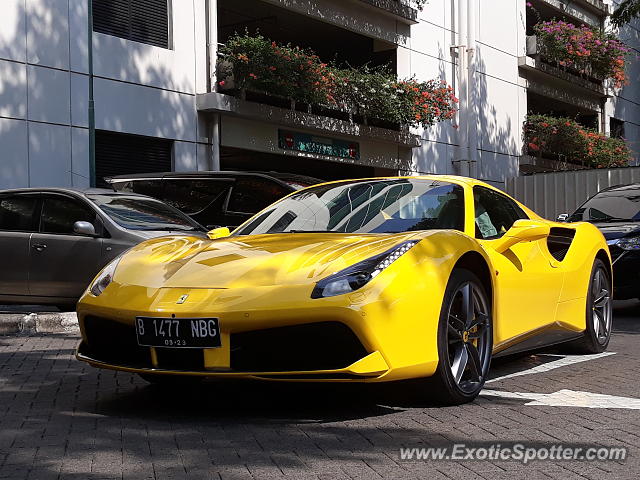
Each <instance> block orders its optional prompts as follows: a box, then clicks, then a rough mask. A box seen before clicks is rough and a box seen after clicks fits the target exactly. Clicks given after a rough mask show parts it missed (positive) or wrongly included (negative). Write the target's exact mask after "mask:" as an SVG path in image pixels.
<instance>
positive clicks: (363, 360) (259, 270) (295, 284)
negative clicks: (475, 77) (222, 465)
mask: <svg viewBox="0 0 640 480" xmlns="http://www.w3.org/2000/svg"><path fill="white" fill-rule="evenodd" d="M210 237H211V239H202V238H197V237H189V236H174V237H165V238H159V239H153V240H149V241H146V242H144V243H142V244H140V245H138V246H136V247H134V248H132V249H130V250H129V251H127V252H126V253H125V254H123V255H122V256H121V257H119V258H117V259H116V260H114V261H113V262H112V263H111V264H109V265H108V266H107V267H106V268H104V270H103V271H102V272H101V273H100V274H99V275H98V276H97V277H96V278H95V280H94V281H93V283H92V284H91V285H90V286H89V288H88V290H87V291H86V293H85V294H84V296H83V297H82V299H81V300H80V303H79V304H78V315H79V320H80V327H81V330H82V343H81V344H80V346H79V348H78V352H77V357H78V358H79V359H80V360H83V361H86V362H89V363H90V364H91V365H94V366H96V367H103V368H112V369H116V370H124V371H128V372H135V373H138V374H140V375H141V376H143V377H144V378H145V379H147V380H149V381H156V382H161V381H167V380H170V379H175V378H176V376H181V377H184V376H189V377H191V378H197V377H199V378H204V377H217V378H246V379H250V378H254V379H270V380H287V381H322V382H349V381H357V382H387V381H397V380H409V379H411V380H413V382H411V383H417V384H418V385H419V386H420V387H421V388H422V391H423V392H424V394H425V396H435V397H439V399H440V401H444V402H445V403H449V404H457V403H462V402H467V401H470V400H472V399H474V398H475V397H476V396H477V395H478V392H479V391H480V389H481V388H482V386H483V384H484V381H485V379H486V378H487V372H488V370H489V364H490V362H491V357H492V355H496V354H505V353H512V352H517V351H522V350H527V349H533V348H538V347H541V346H545V345H550V344H556V343H561V342H571V346H572V348H573V349H574V350H576V349H577V350H581V351H583V352H601V351H603V350H604V349H605V348H606V347H607V344H608V343H609V336H610V333H611V294H610V292H611V285H612V278H611V260H610V257H609V253H608V252H609V251H608V248H607V244H606V242H605V240H604V238H603V236H602V234H601V233H600V232H599V231H598V229H597V228H596V227H594V226H593V225H591V224H589V223H571V224H566V223H562V224H561V223H555V222H550V221H547V220H544V219H542V218H540V217H539V216H538V215H536V214H535V213H533V212H532V211H530V210H529V209H527V208H526V207H524V206H523V205H521V204H519V203H518V202H516V201H515V200H513V199H511V198H510V197H508V196H506V195H505V194H503V193H502V192H500V191H499V190H496V189H495V188H493V187H491V186H489V185H486V184H484V183H482V182H479V181H476V180H472V179H467V178H462V177H453V176H439V175H434V176H424V177H394V178H372V179H361V180H349V181H338V182H332V183H326V184H322V185H317V186H314V187H310V188H306V189H303V190H300V191H298V192H295V193H293V194H290V195H289V196H287V197H285V198H283V199H282V200H280V201H278V202H276V203H275V204H273V205H271V206H270V207H268V208H266V209H265V210H263V211H262V212H260V213H258V214H257V215H255V216H254V217H253V218H251V219H250V220H248V221H247V222H245V223H244V224H243V225H241V226H240V227H238V228H237V229H236V230H235V231H234V232H233V233H232V234H231V235H229V232H228V230H226V229H217V230H214V231H212V232H210ZM216 237H219V238H216Z"/></svg>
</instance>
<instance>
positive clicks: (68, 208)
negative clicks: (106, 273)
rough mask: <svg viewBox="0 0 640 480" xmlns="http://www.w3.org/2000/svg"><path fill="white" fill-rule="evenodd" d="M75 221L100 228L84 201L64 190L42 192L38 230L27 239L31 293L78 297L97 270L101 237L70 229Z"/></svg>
mask: <svg viewBox="0 0 640 480" xmlns="http://www.w3.org/2000/svg"><path fill="white" fill-rule="evenodd" d="M78 221H85V222H89V223H91V224H93V225H94V226H96V227H98V228H96V231H100V225H99V224H98V222H97V220H96V212H95V211H94V210H93V209H92V208H91V207H90V206H89V205H88V204H87V203H86V202H85V201H83V200H81V199H79V198H77V197H72V196H69V195H64V194H45V195H43V197H42V208H41V213H40V226H39V231H38V233H34V234H33V235H32V236H31V241H30V254H31V265H30V268H29V291H30V293H31V295H35V296H43V297H64V298H69V299H75V298H79V297H80V295H81V294H82V292H83V291H84V289H85V288H86V287H87V285H88V284H89V282H90V281H91V280H92V279H93V277H94V276H95V275H96V274H97V273H98V269H99V266H100V264H101V255H102V239H101V238H99V237H97V236H96V237H89V236H85V235H78V234H76V233H74V231H73V224H74V223H75V222H78Z"/></svg>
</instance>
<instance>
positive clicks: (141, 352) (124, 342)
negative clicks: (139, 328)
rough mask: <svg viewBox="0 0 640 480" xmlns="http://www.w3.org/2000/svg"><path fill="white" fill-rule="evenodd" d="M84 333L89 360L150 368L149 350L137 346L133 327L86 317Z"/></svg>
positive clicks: (103, 319) (104, 319)
mask: <svg viewBox="0 0 640 480" xmlns="http://www.w3.org/2000/svg"><path fill="white" fill-rule="evenodd" d="M84 332H85V335H86V340H87V342H86V350H85V352H86V354H87V355H88V356H90V357H91V358H93V359H95V360H98V361H101V362H105V363H112V364H116V365H123V366H128V367H140V368H149V367H151V353H150V351H149V348H148V347H141V346H140V345H138V341H137V339H136V331H135V328H134V327H133V325H125V324H123V323H120V322H116V321H114V320H108V319H106V318H100V317H93V316H87V317H85V319H84Z"/></svg>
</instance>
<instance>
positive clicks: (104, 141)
mask: <svg viewBox="0 0 640 480" xmlns="http://www.w3.org/2000/svg"><path fill="white" fill-rule="evenodd" d="M172 144H173V142H172V141H171V140H165V139H161V138H152V137H142V136H139V135H125V134H122V133H115V132H107V131H104V130H98V131H97V132H96V182H97V184H98V186H99V187H104V186H107V184H106V183H105V182H104V180H103V179H104V178H105V177H112V176H115V175H126V174H130V173H148V172H164V171H170V170H171V150H172Z"/></svg>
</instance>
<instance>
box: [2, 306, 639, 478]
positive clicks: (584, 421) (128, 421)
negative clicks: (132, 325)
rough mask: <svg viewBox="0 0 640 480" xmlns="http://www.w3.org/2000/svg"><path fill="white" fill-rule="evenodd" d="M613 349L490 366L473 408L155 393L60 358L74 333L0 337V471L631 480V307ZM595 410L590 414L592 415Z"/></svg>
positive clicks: (634, 395) (210, 389)
mask: <svg viewBox="0 0 640 480" xmlns="http://www.w3.org/2000/svg"><path fill="white" fill-rule="evenodd" d="M614 330H615V333H614V336H613V338H612V340H611V344H610V347H609V352H615V353H614V354H612V355H607V356H598V357H589V358H578V357H575V356H568V357H567V356H565V355H564V354H563V352H562V351H559V350H550V351H546V352H542V353H541V354H538V355H527V356H521V357H518V358H509V359H505V360H501V361H496V362H494V365H493V367H492V372H491V376H492V379H493V380H492V381H490V382H489V383H488V384H487V386H486V389H485V393H484V394H483V395H482V396H481V397H480V398H479V399H478V400H477V401H475V402H474V403H472V404H468V405H463V406H459V407H449V408H442V407H435V406H430V405H424V404H420V403H419V402H416V401H414V400H411V399H405V398H404V397H403V396H401V395H399V393H398V392H397V391H396V390H395V389H393V388H377V387H353V386H348V385H346V386H345V385H338V386H335V385H292V384H280V383H255V384H253V383H252V384H228V383H224V384H220V383H211V384H206V385H204V386H201V387H197V388H191V389H188V388H185V387H174V388H171V389H166V388H165V389H162V388H158V387H154V386H149V385H148V384H146V383H145V382H144V381H143V380H141V379H139V378H138V377H137V376H134V375H130V374H124V373H114V372H110V371H104V370H102V371H101V370H96V369H93V368H91V367H88V366H86V365H85V364H82V363H80V362H77V361H76V360H75V359H74V358H73V352H74V348H75V346H76V343H77V340H78V339H77V337H73V336H57V335H48V336H30V337H20V336H6V337H0V478H10V479H16V480H17V479H37V480H46V479H77V480H80V479H82V480H84V479H88V478H90V479H116V478H117V479H136V480H138V479H220V478H222V479H231V478H243V479H244V478H256V479H257V478H264V479H281V478H288V479H307V478H308V479H333V478H344V479H351V478H366V479H367V480H372V479H377V478H392V479H404V478H415V479H434V480H438V479H446V478H450V479H461V478H464V479H470V480H473V479H510V480H511V479H519V478H525V477H526V479H527V480H536V479H549V478H552V479H562V480H571V479H585V478H589V479H591V478H593V479H602V478H615V479H627V478H628V479H637V478H639V477H640V400H638V399H640V382H638V370H639V368H638V367H640V349H638V346H637V344H638V338H640V337H638V334H640V304H637V303H626V304H623V305H621V306H620V305H618V307H617V308H616V312H615V320H614ZM596 407H597V408H596ZM514 443H522V444H523V445H524V446H526V447H527V448H529V447H531V448H533V447H535V448H541V447H552V446H554V445H558V444H562V445H563V446H577V447H580V448H585V449H586V448H589V447H591V446H612V447H625V448H627V449H628V450H627V458H626V460H625V461H593V462H587V461H575V460H560V461H558V460H546V461H545V460H534V461H532V462H531V463H528V464H527V465H523V464H522V463H521V462H518V461H514V460H469V459H465V460H459V461H453V460H429V461H426V460H415V459H414V460H412V461H407V460H402V459H401V453H400V449H401V448H422V447H431V446H436V447H448V448H451V447H452V446H453V445H454V444H464V445H465V446H466V447H471V448H489V446H490V445H492V444H500V445H501V446H511V445H513V444H514Z"/></svg>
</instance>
